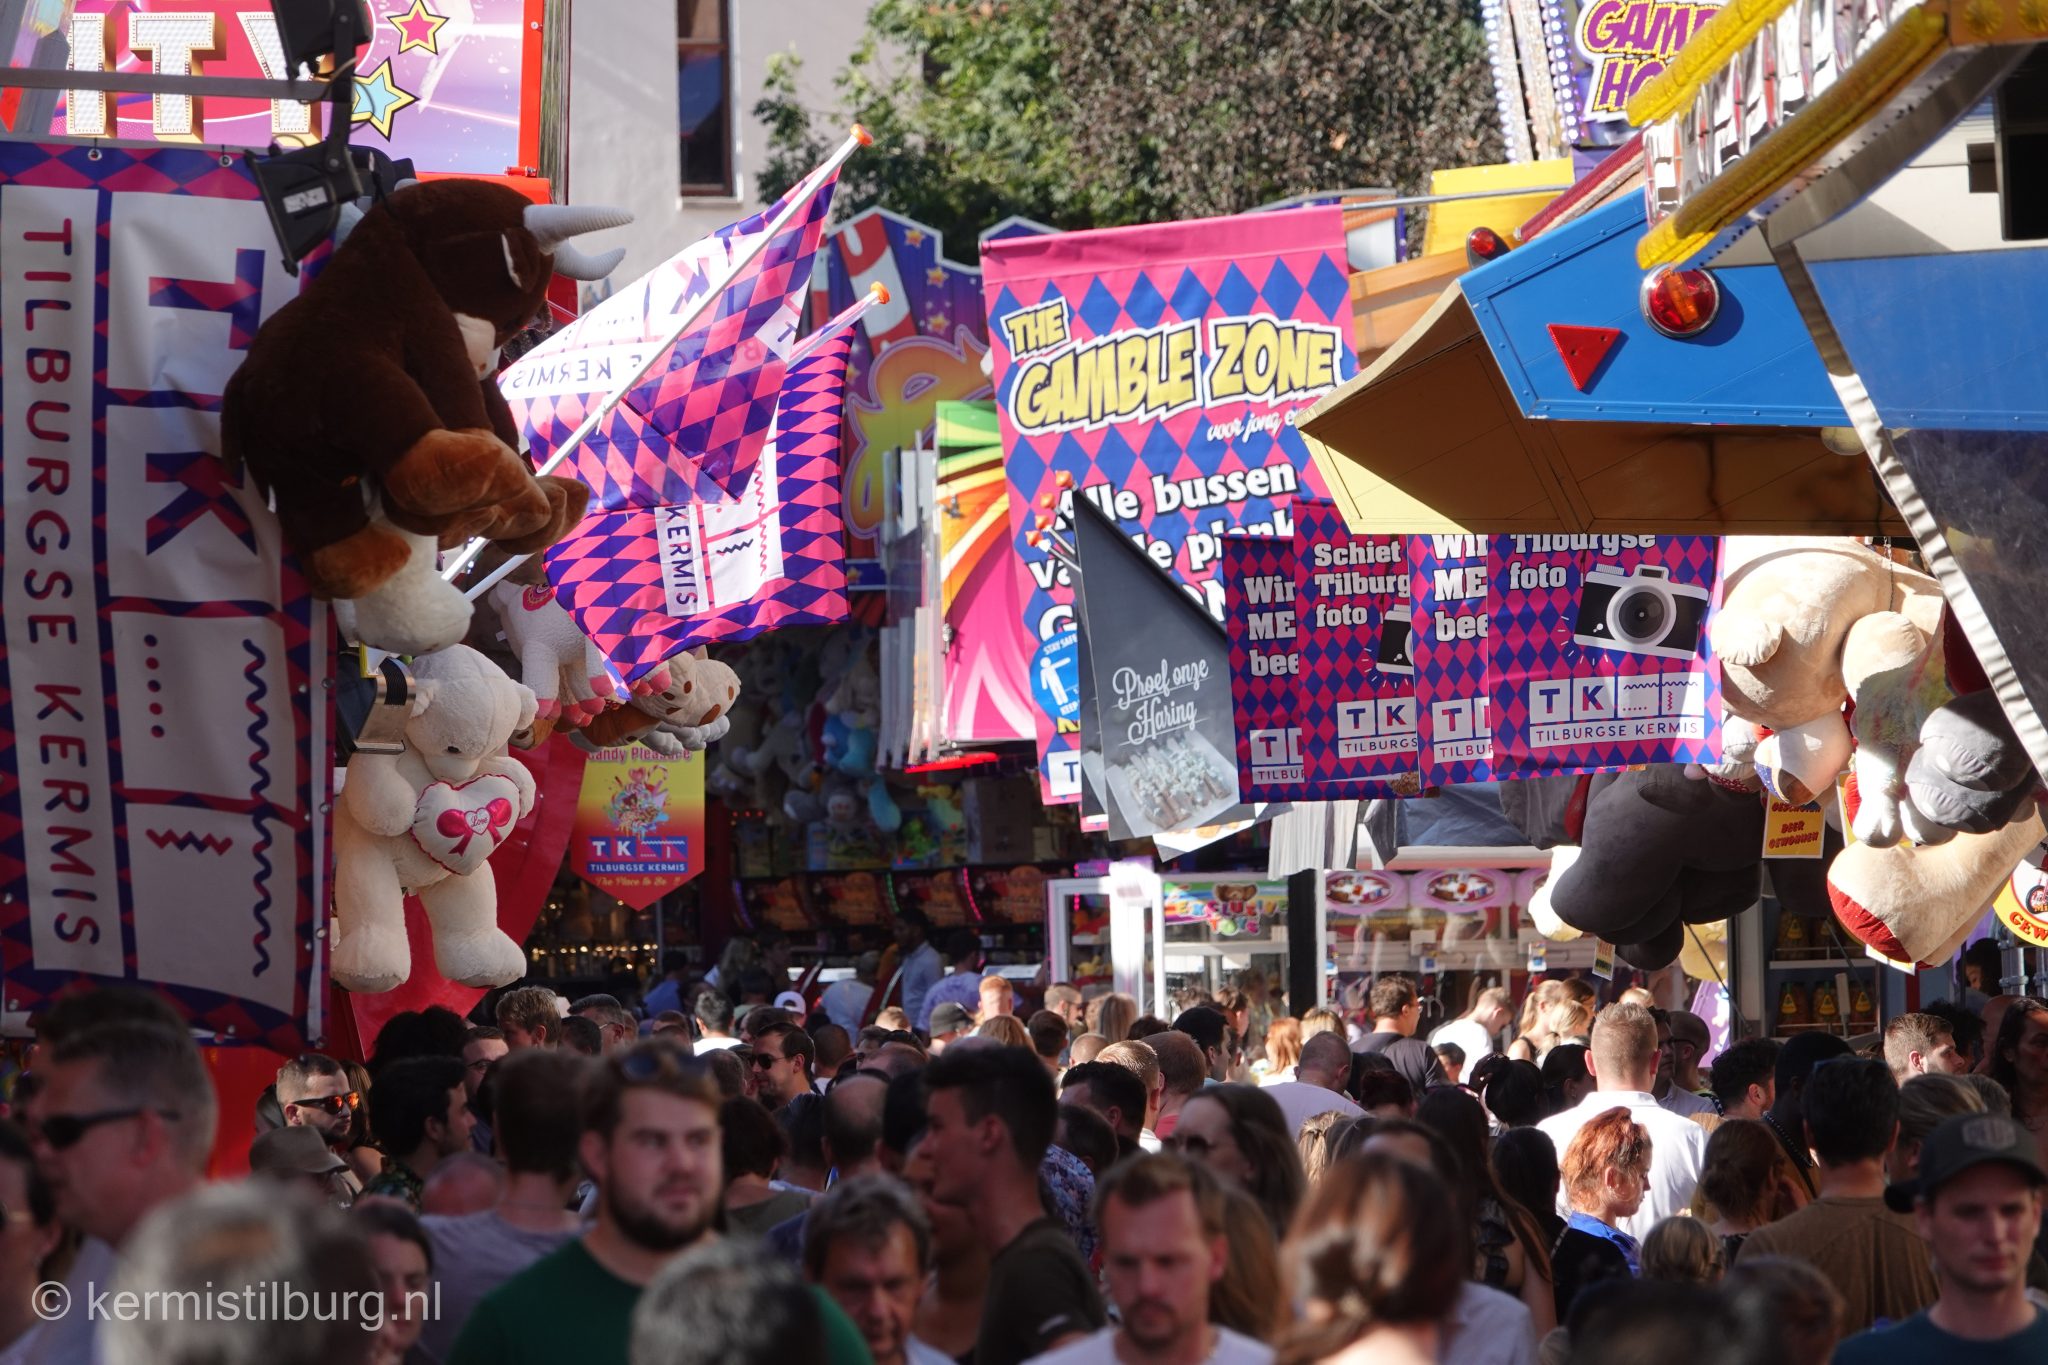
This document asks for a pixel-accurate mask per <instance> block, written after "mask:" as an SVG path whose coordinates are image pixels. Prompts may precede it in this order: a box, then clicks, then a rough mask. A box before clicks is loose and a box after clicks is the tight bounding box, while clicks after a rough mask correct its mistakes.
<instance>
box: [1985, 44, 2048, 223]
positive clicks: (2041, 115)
mask: <svg viewBox="0 0 2048 1365" xmlns="http://www.w3.org/2000/svg"><path fill="white" fill-rule="evenodd" d="M1991 107H1992V114H1993V117H1994V119H1995V122H1996V127H1997V129H1998V209H1999V227H2000V229H2001V230H2002V232H2003V234H2004V237H2005V240H2006V241H2008V242H2034V241H2040V240H2041V239H2043V238H2048V48H2036V49H2035V50H2034V52H2033V54H2032V55H2031V56H2029V57H2028V58H2027V59H2026V60H2025V61H2024V62H2022V63H2020V65H2019V68H2018V69H2017V70H2015V71H2014V72H2013V73H2012V74H2011V75H2010V76H2007V77H2006V78H2005V83H2004V84H2003V85H2000V86H1999V87H1998V91H1997V93H1996V94H1994V95H1993V96H1992V97H1991Z"/></svg>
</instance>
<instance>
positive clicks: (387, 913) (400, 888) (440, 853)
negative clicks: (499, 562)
mask: <svg viewBox="0 0 2048 1365" xmlns="http://www.w3.org/2000/svg"><path fill="white" fill-rule="evenodd" d="M413 677H414V679H415V681H416V683H417V690H416V693H415V695H414V697H413V701H412V717H411V719H410V720H409V721H407V722H406V727H405V752H404V753H401V754H377V753H364V752H358V753H356V754H355V755H353V756H352V757H351V758H350V759H349V761H348V780H347V782H346V783H345V784H344V785H343V787H342V792H341V800H340V801H339V802H337V803H336V806H335V812H334V863H335V867H334V916H335V920H334V934H335V941H334V964H333V975H334V979H335V981H337V982H339V983H340V984H341V985H343V986H345V987H346V988H348V989H349V990H352V991H361V992H367V993H374V992H377V991H388V990H390V989H392V988H393V987H395V986H397V985H399V984H400V983H402V982H403V981H404V980H405V979H406V978H407V977H408V976H410V975H411V974H412V953H411V949H410V948H409V946H408V945H407V942H406V934H405V897H406V895H407V894H408V893H410V894H413V895H417V896H418V897H419V898H420V900H421V902H422V903H423V904H424V905H425V906H426V909H427V916H428V919H429V921H430V922H431V923H432V925H433V930H434V963H435V966H436V967H438V968H439V970H440V972H441V975H442V976H444V977H446V978H447V979H448V980H450V981H452V982H455V983H456V984H457V985H462V986H502V985H504V984H505V983H507V982H510V981H517V980H518V979H519V978H520V977H522V976H524V975H525V974H526V954H525V952H524V950H522V949H521V948H520V946H519V944H518V943H517V942H516V941H515V940H514V939H513V938H512V937H511V935H509V934H507V933H505V932H504V931H503V930H502V929H500V928H499V927H498V891H497V884H496V882H495V881H493V879H492V877H491V871H490V868H489V866H488V865H487V864H488V862H489V859H490V856H491V854H492V853H493V852H494V851H495V850H496V849H497V848H498V846H499V845H500V844H502V843H503V842H504V841H505V839H506V837H507V836H508V835H510V834H511V832H512V827H513V825H514V824H516V823H517V822H518V820H519V818H520V817H521V816H523V815H525V814H526V813H527V812H529V811H531V810H532V809H533V802H534V782H533V776H532V774H530V773H529V772H527V770H526V768H525V767H524V766H523V765H522V764H520V763H519V762H518V761H517V760H515V759H513V758H511V757H510V756H509V755H508V754H507V753H506V748H505V746H506V742H507V741H508V740H509V739H510V738H511V737H512V735H513V734H514V733H515V732H517V731H519V730H523V729H525V728H526V727H527V726H529V725H531V724H532V723H533V718H534V709H535V701H534V696H533V692H532V691H531V690H530V689H528V688H526V687H524V686H521V685H520V684H519V683H515V682H513V681H512V680H511V679H510V678H508V677H506V676H505V673H504V671H503V670H502V669H500V668H499V667H498V666H497V665H496V664H494V663H492V662H491V661H490V660H489V659H486V658H485V657H484V656H483V655H481V654H479V653H477V652H476V651H475V650H473V649H470V648H468V647H467V646H465V645H452V646H450V647H449V648H447V649H443V650H440V651H437V652H436V653H433V654H427V655H423V656H421V657H420V658H418V659H416V660H414V662H413Z"/></svg>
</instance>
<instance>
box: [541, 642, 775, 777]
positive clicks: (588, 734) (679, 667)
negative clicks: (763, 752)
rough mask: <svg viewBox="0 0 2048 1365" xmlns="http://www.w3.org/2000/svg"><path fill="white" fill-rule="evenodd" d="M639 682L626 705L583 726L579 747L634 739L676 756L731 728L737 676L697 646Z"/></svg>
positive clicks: (706, 744)
mask: <svg viewBox="0 0 2048 1365" xmlns="http://www.w3.org/2000/svg"><path fill="white" fill-rule="evenodd" d="M641 681H642V683H644V684H646V685H647V689H648V690H647V691H645V692H644V693H643V694H642V695H640V696H636V697H634V698H633V700H632V702H631V704H629V705H627V706H624V707H621V708H619V709H618V710H616V711H611V712H607V713H606V714H604V715H602V716H599V717H597V718H596V719H594V720H592V721H590V722H588V723H587V724H585V725H584V727H583V731H582V733H581V734H580V735H578V736H577V740H578V743H579V744H580V745H581V747H584V748H587V749H603V748H608V747H610V746H613V745H619V744H635V743H637V744H643V745H645V746H646V747H648V748H650V749H652V750H654V751H655V752H656V753H662V754H667V755H669V756H670V757H676V756H678V755H681V754H683V753H684V752H686V751H689V750H693V749H705V748H709V747H710V746H711V744H712V743H713V742H715V741H717V740H718V739H721V738H723V737H724V735H725V733H726V731H727V730H729V729H730V728H731V727H732V721H731V719H730V713H731V711H732V704H733V703H734V702H735V701H738V700H739V695H740V680H739V675H738V674H737V673H734V672H733V671H732V670H731V669H730V668H728V667H726V666H725V665H724V664H722V663H720V662H718V660H716V659H714V658H712V657H710V655H708V654H706V653H705V652H704V650H703V648H702V647H699V648H697V649H694V650H691V651H690V652H689V653H687V654H678V655H676V656H674V657H673V658H671V659H668V660H666V661H664V662H663V663H662V664H661V666H660V667H658V668H655V669H652V670H650V671H649V672H648V673H647V675H646V676H645V677H644V678H642V679H641Z"/></svg>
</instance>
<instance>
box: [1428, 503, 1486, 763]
mask: <svg viewBox="0 0 2048 1365" xmlns="http://www.w3.org/2000/svg"><path fill="white" fill-rule="evenodd" d="M1486 541H1487V538H1486V537H1485V536H1472V535H1451V536H1436V535H1428V536H1410V537H1409V539H1408V577H1409V583H1410V586H1411V588H1412V590H1413V591H1412V596H1413V600H1414V610H1415V617H1414V621H1413V623H1412V629H1411V633H1410V636H1409V640H1410V643H1409V651H1408V652H1409V653H1410V654H1411V655H1412V656H1413V657H1414V662H1415V694H1416V697H1417V699H1418V701H1419V702H1420V705H1419V707H1418V708H1417V710H1416V713H1415V748H1416V755H1417V757H1418V758H1419V760H1420V762H1421V766H1422V785H1423V786H1425V787H1441V786H1443V785H1445V784H1446V783H1450V782H1487V781H1491V780H1492V778H1493V725H1492V722H1491V721H1490V719H1489V718H1488V715H1487V709H1488V698H1487V692H1486V651H1487V648H1488V646H1489V645H1490V643H1491V641H1492V636H1491V633H1490V629H1489V621H1488V618H1487V612H1486Z"/></svg>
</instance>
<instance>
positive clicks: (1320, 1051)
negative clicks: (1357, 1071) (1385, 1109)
mask: <svg viewBox="0 0 2048 1365" xmlns="http://www.w3.org/2000/svg"><path fill="white" fill-rule="evenodd" d="M1350 1074H1351V1047H1350V1045H1349V1044H1348V1043H1346V1042H1345V1041H1344V1039H1343V1038H1342V1037H1341V1036H1339V1035H1337V1034H1335V1033H1318V1034H1316V1035H1314V1036H1313V1037H1311V1038H1310V1039H1309V1040H1308V1041H1307V1042H1306V1043H1303V1044H1302V1045H1301V1060H1300V1061H1298V1062H1296V1063H1295V1066H1294V1075H1295V1079H1294V1080H1291V1081H1275V1082H1273V1084H1271V1085H1265V1086H1260V1087H1259V1089H1260V1090H1261V1091H1262V1092H1263V1093H1265V1094H1268V1095H1271V1096H1272V1097H1273V1100H1274V1102H1275V1103H1276V1104H1278V1105H1279V1106H1280V1112H1281V1114H1282V1115H1283V1116H1285V1118H1286V1119H1287V1131H1288V1132H1290V1133H1299V1132H1300V1131H1301V1125H1302V1124H1304V1123H1307V1122H1308V1121H1309V1120H1310V1119H1312V1118H1314V1117H1315V1116H1316V1115H1317V1114H1324V1113H1328V1112H1329V1111H1330V1110H1332V1109H1334V1110H1336V1111H1337V1112H1338V1113H1340V1114H1345V1115H1348V1116H1350V1117H1351V1118H1358V1117H1360V1116H1362V1115H1363V1114H1364V1113H1365V1111H1364V1110H1363V1109H1360V1108H1359V1107H1358V1106H1357V1105H1356V1104H1354V1103H1352V1102H1351V1100H1350V1099H1349V1098H1348V1097H1347V1096H1345V1095H1344V1094H1343V1093H1342V1091H1341V1090H1340V1087H1341V1086H1342V1085H1343V1084H1344V1080H1345V1078H1346V1077H1347V1076H1349V1075H1350Z"/></svg>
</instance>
